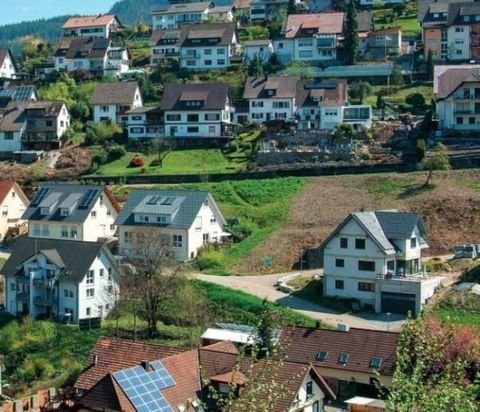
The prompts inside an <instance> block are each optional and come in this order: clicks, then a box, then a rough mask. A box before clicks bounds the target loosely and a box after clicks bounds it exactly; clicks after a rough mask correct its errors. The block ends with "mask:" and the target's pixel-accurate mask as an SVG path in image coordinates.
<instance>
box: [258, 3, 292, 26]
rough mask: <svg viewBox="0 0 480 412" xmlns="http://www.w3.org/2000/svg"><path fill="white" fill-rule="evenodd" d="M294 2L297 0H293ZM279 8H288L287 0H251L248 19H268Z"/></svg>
mask: <svg viewBox="0 0 480 412" xmlns="http://www.w3.org/2000/svg"><path fill="white" fill-rule="evenodd" d="M295 3H296V4H298V3H299V1H297V0H296V1H295ZM281 9H285V10H287V9H288V0H251V1H250V20H251V21H258V20H265V19H270V18H272V17H274V16H275V14H276V13H278V12H279V11H280V10H281Z"/></svg>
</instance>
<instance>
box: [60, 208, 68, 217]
mask: <svg viewBox="0 0 480 412" xmlns="http://www.w3.org/2000/svg"><path fill="white" fill-rule="evenodd" d="M68 212H69V210H68V209H67V208H65V207H62V208H61V209H60V215H62V216H68Z"/></svg>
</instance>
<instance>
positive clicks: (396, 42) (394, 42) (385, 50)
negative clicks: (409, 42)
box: [368, 27, 402, 58]
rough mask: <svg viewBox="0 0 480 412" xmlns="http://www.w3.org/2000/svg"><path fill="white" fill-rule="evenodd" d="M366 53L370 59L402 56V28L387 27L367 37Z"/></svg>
mask: <svg viewBox="0 0 480 412" xmlns="http://www.w3.org/2000/svg"><path fill="white" fill-rule="evenodd" d="M368 52H369V53H370V54H371V55H372V57H376V58H385V57H386V56H388V55H390V54H393V55H399V54H402V28H401V27H389V28H386V29H383V30H376V31H374V32H372V33H370V34H369V35H368Z"/></svg>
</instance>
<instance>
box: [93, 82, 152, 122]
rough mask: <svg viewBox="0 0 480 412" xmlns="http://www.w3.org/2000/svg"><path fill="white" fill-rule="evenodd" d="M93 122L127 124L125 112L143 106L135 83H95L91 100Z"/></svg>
mask: <svg viewBox="0 0 480 412" xmlns="http://www.w3.org/2000/svg"><path fill="white" fill-rule="evenodd" d="M90 102H91V104H92V106H93V122H94V123H100V122H111V123H118V124H123V123H126V122H127V120H128V119H127V116H126V112H128V111H129V110H132V109H137V108H139V107H142V106H143V99H142V95H141V93H140V88H139V87H138V83H137V82H136V81H133V82H118V83H96V84H95V90H94V92H93V96H92V99H91V101H90Z"/></svg>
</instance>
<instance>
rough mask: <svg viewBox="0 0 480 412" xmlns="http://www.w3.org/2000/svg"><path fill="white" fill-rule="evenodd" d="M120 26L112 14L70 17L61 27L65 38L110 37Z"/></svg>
mask: <svg viewBox="0 0 480 412" xmlns="http://www.w3.org/2000/svg"><path fill="white" fill-rule="evenodd" d="M121 26H122V24H121V23H120V20H118V18H117V16H115V15H114V14H99V15H96V16H76V17H70V18H69V19H68V20H67V21H66V22H65V24H64V25H63V27H62V30H63V35H64V36H65V37H110V35H111V33H112V32H113V31H115V30H116V29H118V28H119V27H121Z"/></svg>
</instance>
